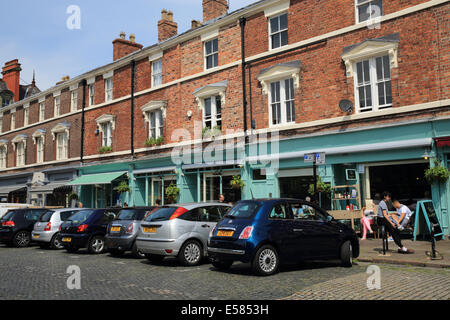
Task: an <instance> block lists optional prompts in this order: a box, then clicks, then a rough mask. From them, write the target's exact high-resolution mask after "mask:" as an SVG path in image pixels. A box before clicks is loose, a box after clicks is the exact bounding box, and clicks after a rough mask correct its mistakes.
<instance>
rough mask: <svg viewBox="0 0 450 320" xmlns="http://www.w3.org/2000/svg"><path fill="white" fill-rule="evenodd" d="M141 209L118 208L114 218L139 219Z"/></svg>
mask: <svg viewBox="0 0 450 320" xmlns="http://www.w3.org/2000/svg"><path fill="white" fill-rule="evenodd" d="M141 211H142V210H136V209H123V210H120V212H119V214H118V215H117V218H116V220H140V219H139V217H141V219H142V214H140V213H142V212H141Z"/></svg>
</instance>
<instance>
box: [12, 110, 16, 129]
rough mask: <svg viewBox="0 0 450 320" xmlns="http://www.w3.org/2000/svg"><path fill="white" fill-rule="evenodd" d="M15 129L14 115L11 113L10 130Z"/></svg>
mask: <svg viewBox="0 0 450 320" xmlns="http://www.w3.org/2000/svg"><path fill="white" fill-rule="evenodd" d="M14 129H16V113H15V112H13V113H11V130H14Z"/></svg>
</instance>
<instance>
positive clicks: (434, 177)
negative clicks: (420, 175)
mask: <svg viewBox="0 0 450 320" xmlns="http://www.w3.org/2000/svg"><path fill="white" fill-rule="evenodd" d="M449 177H450V171H449V170H448V169H447V168H446V167H444V166H441V165H440V163H439V162H438V161H436V162H435V166H434V167H433V168H429V169H427V170H425V179H426V180H427V181H428V183H430V184H433V183H445V182H447V180H448V179H449Z"/></svg>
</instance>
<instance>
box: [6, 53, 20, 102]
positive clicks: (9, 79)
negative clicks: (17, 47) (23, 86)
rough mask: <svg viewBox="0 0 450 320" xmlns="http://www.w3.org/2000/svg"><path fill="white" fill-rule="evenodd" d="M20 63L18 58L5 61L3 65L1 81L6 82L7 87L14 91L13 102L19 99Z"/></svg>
mask: <svg viewBox="0 0 450 320" xmlns="http://www.w3.org/2000/svg"><path fill="white" fill-rule="evenodd" d="M20 71H22V68H21V67H20V63H19V60H18V59H14V60H12V61H9V62H6V63H5V65H4V66H3V70H2V75H3V81H5V82H6V85H7V86H8V89H9V90H11V91H12V93H14V102H17V101H19V99H20Z"/></svg>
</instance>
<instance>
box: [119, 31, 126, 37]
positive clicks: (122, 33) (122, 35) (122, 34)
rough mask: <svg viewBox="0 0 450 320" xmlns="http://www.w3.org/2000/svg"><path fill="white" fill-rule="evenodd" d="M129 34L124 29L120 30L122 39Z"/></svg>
mask: <svg viewBox="0 0 450 320" xmlns="http://www.w3.org/2000/svg"><path fill="white" fill-rule="evenodd" d="M126 36H127V34H126V33H125V32H124V31H121V32H120V35H119V38H120V39H125V37H126Z"/></svg>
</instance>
